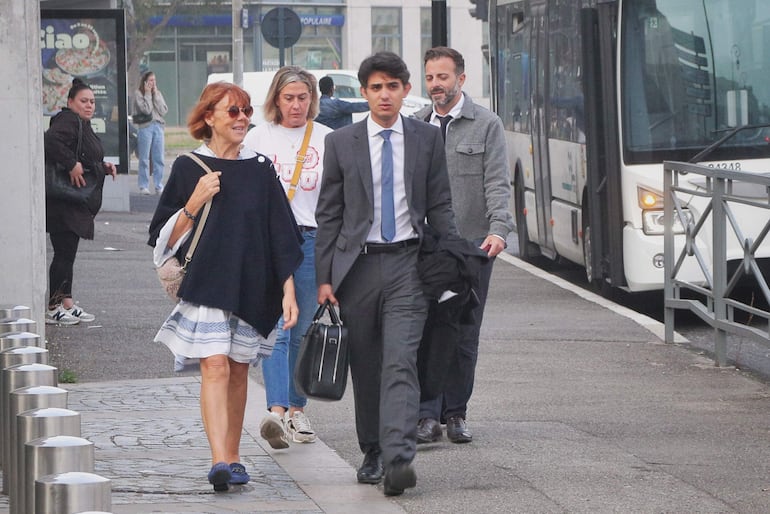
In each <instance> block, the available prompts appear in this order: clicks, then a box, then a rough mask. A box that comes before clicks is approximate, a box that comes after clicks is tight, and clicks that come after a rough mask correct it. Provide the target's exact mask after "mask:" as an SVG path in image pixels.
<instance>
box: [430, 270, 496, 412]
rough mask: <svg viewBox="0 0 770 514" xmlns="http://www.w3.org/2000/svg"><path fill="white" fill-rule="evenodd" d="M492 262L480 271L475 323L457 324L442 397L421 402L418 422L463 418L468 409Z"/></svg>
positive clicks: (474, 311)
mask: <svg viewBox="0 0 770 514" xmlns="http://www.w3.org/2000/svg"><path fill="white" fill-rule="evenodd" d="M494 263H495V259H494V258H492V259H489V261H488V262H486V263H484V264H483V266H482V267H481V269H480V270H479V288H478V290H476V294H477V296H478V298H479V305H477V306H476V307H475V308H474V309H473V317H474V319H475V321H476V323H475V324H473V325H460V341H459V344H458V345H457V352H456V354H455V356H454V358H453V359H452V360H451V364H450V365H449V369H448V371H447V376H446V381H445V382H444V394H443V395H439V396H438V398H435V399H433V400H428V401H424V402H421V403H420V419H422V418H433V419H441V420H446V419H447V418H450V417H452V416H460V417H462V418H463V419H464V418H465V415H466V413H467V410H468V401H469V400H470V399H471V395H472V394H473V382H474V381H475V378H476V361H477V360H478V356H479V333H480V332H481V322H482V321H483V319H484V306H485V305H486V303H487V293H488V292H489V281H490V280H491V278H492V266H493V265H494Z"/></svg>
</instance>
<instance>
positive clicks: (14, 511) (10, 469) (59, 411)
mask: <svg viewBox="0 0 770 514" xmlns="http://www.w3.org/2000/svg"><path fill="white" fill-rule="evenodd" d="M10 402H11V411H13V412H16V413H17V415H16V422H15V423H11V453H10V456H9V459H8V465H7V466H6V469H7V473H8V479H9V483H8V499H9V506H10V514H24V513H25V512H27V511H26V510H25V508H24V505H25V498H24V482H23V480H22V479H23V477H24V459H22V455H24V443H26V442H27V441H31V440H32V439H37V438H39V437H50V436H53V435H72V436H77V437H80V414H79V413H77V412H75V411H73V410H68V409H67V390H66V389H61V388H59V387H51V386H30V387H22V388H20V389H16V390H15V391H11V396H10Z"/></svg>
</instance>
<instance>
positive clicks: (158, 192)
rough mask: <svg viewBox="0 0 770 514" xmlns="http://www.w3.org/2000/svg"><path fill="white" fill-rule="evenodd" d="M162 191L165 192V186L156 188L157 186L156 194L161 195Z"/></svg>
mask: <svg viewBox="0 0 770 514" xmlns="http://www.w3.org/2000/svg"><path fill="white" fill-rule="evenodd" d="M162 192H163V186H160V187H156V188H155V194H156V195H159V194H161V193H162Z"/></svg>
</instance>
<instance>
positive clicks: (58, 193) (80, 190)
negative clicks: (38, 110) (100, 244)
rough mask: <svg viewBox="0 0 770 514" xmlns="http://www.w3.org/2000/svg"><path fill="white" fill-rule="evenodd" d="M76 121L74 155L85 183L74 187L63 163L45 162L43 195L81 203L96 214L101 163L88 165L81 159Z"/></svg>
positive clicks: (80, 137) (99, 203)
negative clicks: (81, 168)
mask: <svg viewBox="0 0 770 514" xmlns="http://www.w3.org/2000/svg"><path fill="white" fill-rule="evenodd" d="M81 123H82V122H81V121H78V146H77V149H76V153H75V155H76V156H77V159H78V160H79V161H80V162H81V165H82V166H83V179H85V181H86V185H85V186H83V187H75V186H73V185H72V182H70V174H69V171H70V170H67V169H64V165H62V164H61V163H58V162H47V161H46V163H45V196H46V198H47V199H49V200H59V201H63V202H67V203H71V204H75V205H83V206H85V207H87V208H88V210H89V211H90V212H91V214H93V215H96V213H97V212H99V209H101V207H102V189H103V188H104V171H103V170H102V169H101V165H99V164H96V163H94V165H92V166H90V167H88V166H86V164H85V163H84V162H83V161H82V160H81V159H82V156H81V154H80V150H81V146H82V143H83V126H82V125H81Z"/></svg>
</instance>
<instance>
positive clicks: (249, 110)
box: [225, 105, 254, 119]
mask: <svg viewBox="0 0 770 514" xmlns="http://www.w3.org/2000/svg"><path fill="white" fill-rule="evenodd" d="M225 112H226V113H227V114H228V115H229V116H230V117H231V118H232V119H236V118H238V116H239V115H240V114H241V113H243V114H245V115H246V117H247V118H251V115H252V114H254V108H253V107H252V106H250V105H247V106H246V107H238V106H237V105H231V106H230V107H228V108H227V109H225Z"/></svg>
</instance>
